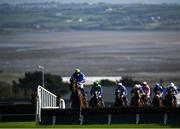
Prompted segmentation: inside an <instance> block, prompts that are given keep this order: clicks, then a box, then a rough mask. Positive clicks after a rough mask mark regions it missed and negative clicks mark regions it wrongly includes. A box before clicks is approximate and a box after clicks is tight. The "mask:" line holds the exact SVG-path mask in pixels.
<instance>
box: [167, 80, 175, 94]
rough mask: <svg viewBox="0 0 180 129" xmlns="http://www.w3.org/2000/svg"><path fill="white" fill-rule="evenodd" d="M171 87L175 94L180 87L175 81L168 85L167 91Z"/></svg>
mask: <svg viewBox="0 0 180 129" xmlns="http://www.w3.org/2000/svg"><path fill="white" fill-rule="evenodd" d="M170 89H173V95H177V94H178V88H177V87H176V86H175V85H174V83H173V82H171V83H170V84H169V85H168V87H167V91H169V90H170Z"/></svg>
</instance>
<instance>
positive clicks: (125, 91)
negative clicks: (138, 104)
mask: <svg viewBox="0 0 180 129" xmlns="http://www.w3.org/2000/svg"><path fill="white" fill-rule="evenodd" d="M127 94H128V92H127V89H126V88H124V95H125V96H127Z"/></svg>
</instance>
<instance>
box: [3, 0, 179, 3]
mask: <svg viewBox="0 0 180 129" xmlns="http://www.w3.org/2000/svg"><path fill="white" fill-rule="evenodd" d="M51 1H54V2H60V3H72V2H73V3H82V2H88V3H98V2H105V3H120V4H128V3H150V4H161V3H177V4H180V0H0V3H10V4H19V3H34V2H51Z"/></svg>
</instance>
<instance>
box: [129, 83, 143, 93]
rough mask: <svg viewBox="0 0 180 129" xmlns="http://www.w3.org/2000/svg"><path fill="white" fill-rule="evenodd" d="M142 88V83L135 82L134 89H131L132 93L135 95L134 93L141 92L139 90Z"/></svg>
mask: <svg viewBox="0 0 180 129" xmlns="http://www.w3.org/2000/svg"><path fill="white" fill-rule="evenodd" d="M140 88H141V85H140V84H135V85H134V87H133V88H132V90H131V95H133V94H134V93H136V92H139V91H140Z"/></svg>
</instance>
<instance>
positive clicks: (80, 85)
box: [70, 68, 85, 94]
mask: <svg viewBox="0 0 180 129" xmlns="http://www.w3.org/2000/svg"><path fill="white" fill-rule="evenodd" d="M71 79H75V80H76V81H77V86H78V88H79V89H80V90H81V91H82V92H83V94H84V83H85V75H84V74H83V73H82V72H81V70H80V69H78V68H77V69H75V72H74V73H73V75H72V76H71V78H70V80H71Z"/></svg>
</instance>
